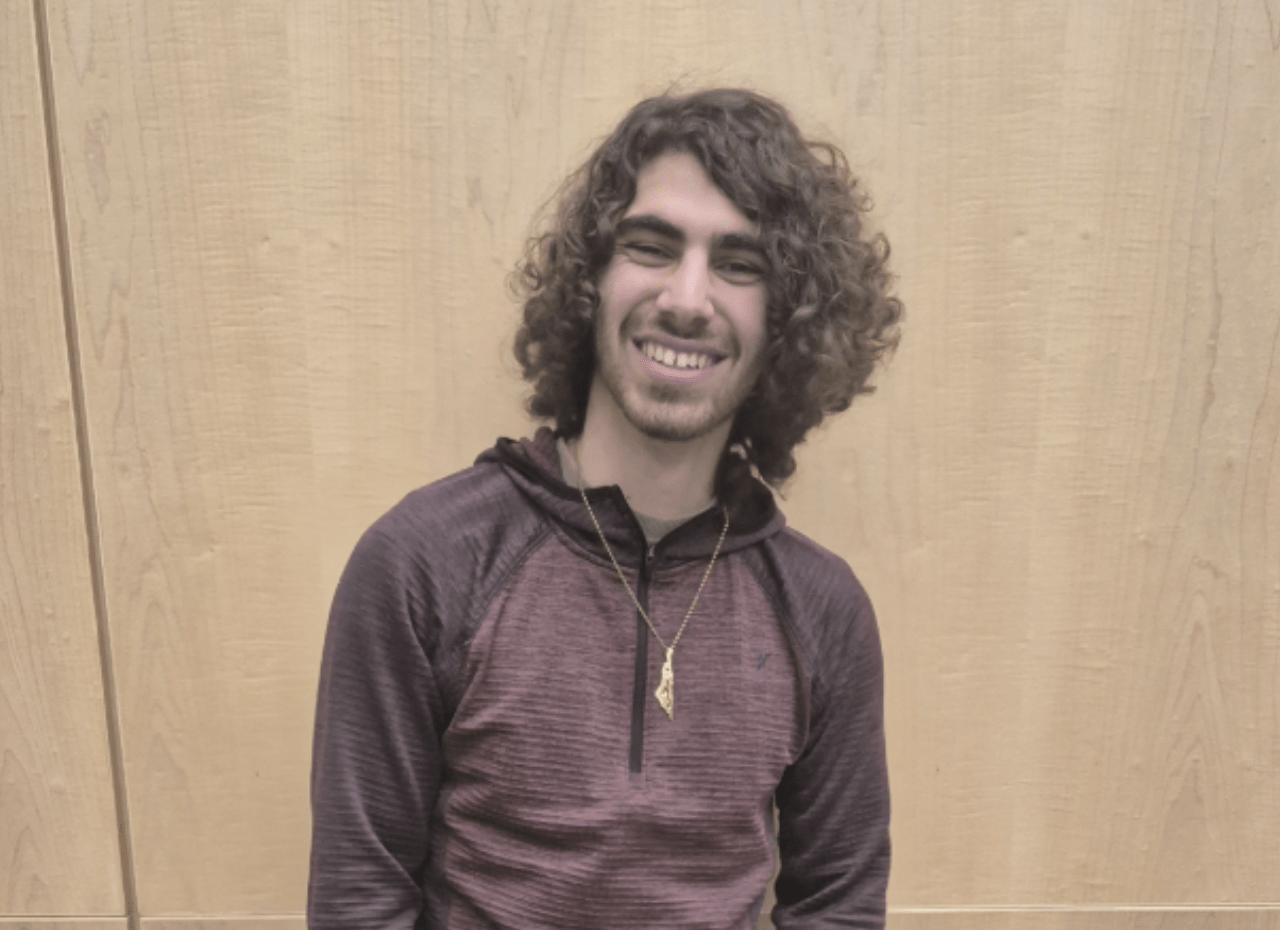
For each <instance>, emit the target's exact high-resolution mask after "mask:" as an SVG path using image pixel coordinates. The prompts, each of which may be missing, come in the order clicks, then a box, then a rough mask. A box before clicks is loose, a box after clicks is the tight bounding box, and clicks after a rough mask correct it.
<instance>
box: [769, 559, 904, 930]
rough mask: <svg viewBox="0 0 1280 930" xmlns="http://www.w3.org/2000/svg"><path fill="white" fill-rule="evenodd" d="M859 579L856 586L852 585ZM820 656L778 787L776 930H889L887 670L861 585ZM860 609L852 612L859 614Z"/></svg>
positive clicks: (812, 652)
mask: <svg viewBox="0 0 1280 930" xmlns="http://www.w3.org/2000/svg"><path fill="white" fill-rule="evenodd" d="M854 584H855V585H856V582H854ZM856 595H857V596H856V598H855V599H854V601H853V602H852V604H850V603H849V602H848V601H847V600H846V602H845V605H844V610H843V611H842V613H843V615H844V616H845V617H849V616H850V613H852V622H849V621H848V620H846V621H844V622H842V623H839V624H830V625H828V628H827V629H828V633H827V635H825V636H823V637H822V638H821V639H820V640H819V641H818V642H816V643H814V644H813V645H815V646H816V647H817V648H816V649H813V650H810V651H809V654H810V655H811V656H813V657H814V661H815V663H818V664H816V665H814V666H812V667H813V668H814V674H813V676H812V679H811V698H810V701H811V704H810V714H809V728H808V733H807V736H806V741H805V746H804V748H803V750H802V752H801V755H800V757H799V758H798V759H797V760H796V762H795V763H794V764H792V765H791V766H790V767H789V768H788V769H787V771H786V773H785V774H784V776H783V779H782V782H781V784H780V785H779V787H778V791H777V794H776V800H777V804H778V817H779V831H778V847H779V854H780V859H781V863H780V869H779V873H778V879H777V884H776V887H775V890H776V893H777V899H778V904H777V906H776V907H775V908H774V911H773V921H774V925H775V926H776V927H777V928H778V930H826V928H834V927H841V928H848V927H857V928H864V930H872V928H876V930H879V928H882V927H883V926H884V920H885V888H886V886H887V884H888V880H889V779H888V771H887V767H886V763H885V744H884V697H883V693H884V669H883V659H882V656H881V651H880V636H879V632H878V631H877V628H876V621H875V615H874V613H873V611H872V609H871V604H870V602H869V601H868V600H867V598H866V594H865V593H864V592H863V591H862V590H861V587H860V586H858V587H857V590H856ZM851 608H852V610H851Z"/></svg>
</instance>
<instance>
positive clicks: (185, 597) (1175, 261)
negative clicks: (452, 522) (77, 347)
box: [50, 0, 1280, 926]
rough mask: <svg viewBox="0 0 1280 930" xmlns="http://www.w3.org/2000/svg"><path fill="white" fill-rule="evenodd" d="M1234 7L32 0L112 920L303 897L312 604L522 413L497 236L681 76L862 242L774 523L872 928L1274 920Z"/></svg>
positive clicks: (1278, 130) (1273, 546)
mask: <svg viewBox="0 0 1280 930" xmlns="http://www.w3.org/2000/svg"><path fill="white" fill-rule="evenodd" d="M1273 7H1274V3H1273V4H1272V7H1268V5H1267V3H1265V2H1251V3H1244V2H1239V3H1234V2H1228V0H1222V2H1211V0H1192V2H1189V3H1184V4H1168V3H1161V2H1158V0H1139V2H1136V3H1132V4H1119V5H1118V4H1114V3H1110V2H1105V0H1082V2H1080V3H1076V4H1068V5H1065V6H1064V5H1059V4H1052V3H1048V2H1046V0H1034V2H1027V3H1021V4H1014V5H1008V4H1005V5H1000V4H992V3H983V2H979V0H955V2H952V3H948V4H944V5H942V6H941V7H939V6H936V5H925V4H922V3H919V2H905V3H874V2H873V3H862V4H849V3H846V2H842V0H825V2H824V0H792V2H784V3H770V4H764V3H759V2H734V3H730V2H721V3H703V4H692V3H679V2H675V0H649V2H641V3H626V4H623V3H618V2H601V3H595V4H582V5H569V4H536V3H531V2H528V0H486V2H481V0H474V2H467V0H450V2H440V3H431V4H398V3H381V2H378V3H369V4H364V5H362V6H361V7H360V9H359V10H358V11H357V10H355V9H354V8H348V6H347V5H343V4H337V3H312V4H307V5H295V6H293V7H285V8H275V7H271V6H269V5H240V4H236V5H219V6H211V5H207V4H192V3H179V4H165V5H161V4H146V3H142V2H141V0H134V2H122V3H118V4H79V3H73V2H69V0H58V2H52V0H51V5H50V8H51V16H50V20H51V25H52V27H53V31H54V36H53V49H54V65H55V85H56V88H57V91H58V99H59V107H60V117H61V118H60V130H61V135H62V140H63V146H62V152H61V153H60V155H61V159H62V164H63V166H64V169H65V171H66V175H67V178H68V183H67V186H68V198H69V202H70V206H69V211H68V217H69V221H70V225H71V238H72V241H73V243H74V255H73V270H74V272H75V284H76V292H77V298H78V306H79V308H80V313H81V317H80V329H81V334H82V344H81V352H82V355H83V357H84V360H85V362H84V364H85V378H86V384H87V386H88V395H89V405H90V409H89V422H90V432H91V436H92V440H93V443H92V445H93V451H94V469H95V476H96V479H97V481H98V486H99V488H100V489H101V493H100V496H101V499H102V505H101V523H102V532H103V539H104V551H105V553H106V556H105V560H106V567H105V570H106V578H107V596H108V603H109V606H110V615H111V618H112V623H113V635H114V638H115V642H116V644H117V651H118V656H117V663H118V668H119V679H120V691H121V696H122V713H123V718H124V719H123V721H122V723H123V733H124V741H125V755H126V760H125V761H126V769H127V774H128V786H129V792H130V799H131V805H132V809H133V812H134V823H133V829H134V838H135V846H136V848H137V855H138V862H137V867H138V876H139V894H140V899H141V903H142V910H143V915H144V917H145V916H149V915H157V914H173V915H193V919H194V916H199V915H209V914H231V913H246V914H275V913H278V914H296V913H297V912H298V911H299V910H300V909H301V906H302V901H303V894H304V888H305V862H306V846H307V841H308V835H307V833H308V831H307V810H306V774H307V760H308V755H309V735H310V715H311V707H312V700H313V691H314V676H315V669H316V663H317V661H318V652H319V643H320V637H321V635H322V629H323V616H324V613H325V609H326V606H327V600H328V596H329V592H330V591H331V590H332V586H333V583H334V581H335V580H336V576H337V573H338V571H339V570H340V568H341V565H342V563H343V561H344V560H345V557H346V555H347V553H348V552H349V550H350V548H351V545H352V544H353V542H354V540H355V538H356V536H357V534H358V533H359V532H360V530H361V529H362V528H363V527H364V526H366V525H367V524H368V523H369V522H370V521H371V520H372V519H373V518H374V517H375V516H376V515H377V514H378V513H379V512H380V511H381V510H383V509H385V508H386V507H387V506H389V505H390V504H391V503H393V502H394V501H395V500H396V499H397V498H398V497H399V496H400V495H401V494H403V493H404V492H405V491H406V490H408V489H409V488H411V487H413V486H415V485H418V484H421V483H423V482H425V481H427V480H430V479H432V478H434V477H438V476H440V475H443V474H445V473H447V472H449V471H451V470H453V469H456V468H458V467H461V466H463V465H465V464H467V463H468V462H469V461H470V460H471V459H472V458H473V457H474V455H475V454H476V452H478V451H479V450H480V449H481V448H482V447H484V446H486V445H487V444H489V443H490V442H491V441H492V439H493V437H494V436H495V435H496V434H500V433H504V434H517V433H522V432H525V431H526V430H527V428H528V427H527V424H525V422H524V421H523V419H522V417H521V415H520V413H519V407H518V399H519V395H520V393H521V388H520V385H519V382H518V379H517V378H516V376H515V374H514V373H513V366H512V364H511V363H510V362H508V361H506V354H507V350H508V349H509V346H510V338H511V337H510V334H511V332H512V330H513V328H514V320H515V311H514V309H513V307H512V305H511V302H510V300H509V298H508V297H507V295H506V293H505V291H504V283H503V278H504V276H505V274H506V272H507V270H508V269H509V268H510V267H511V265H512V263H513V262H514V260H515V258H516V256H517V255H518V253H519V250H520V247H521V244H522V242H523V240H524V237H525V235H526V233H527V230H528V219H529V217H530V216H531V215H532V214H533V213H534V212H535V210H536V209H537V207H538V205H539V204H540V203H541V202H542V201H543V200H544V199H545V198H546V197H547V195H549V194H550V193H551V192H552V190H553V189H554V188H555V186H556V185H557V184H558V183H559V181H560V180H561V179H562V178H563V176H564V174H565V173H566V172H567V171H568V170H569V169H570V168H572V167H573V166H575V165H576V164H577V163H578V162H579V161H580V160H581V159H582V158H583V157H584V156H585V154H586V153H587V151H588V150H589V148H590V146H591V144H592V143H593V141H594V140H596V139H597V138H598V137H599V136H600V135H601V134H603V133H604V132H606V131H607V130H608V129H609V128H610V127H611V125H612V124H613V123H614V122H615V121H616V119H617V118H618V116H619V115H620V114H621V112H622V111H623V110H625V109H626V107H628V106H629V105H630V104H632V103H633V102H634V101H635V100H636V99H637V98H638V97H639V96H641V95H643V94H646V93H650V92H654V91H659V90H662V89H664V88H666V87H667V86H669V85H670V84H672V83H673V82H676V81H683V82H684V83H686V84H705V83H745V84H748V85H752V86H757V87H760V88H762V89H765V90H767V91H769V92H771V93H774V94H776V95H778V96H779V97H780V98H782V99H783V100H784V101H786V102H788V103H790V104H791V105H792V106H793V107H794V109H795V111H796V114H797V116H798V117H799V119H800V120H801V122H802V123H803V124H804V125H806V126H808V127H811V128H813V129H814V130H816V132H817V133H818V134H820V135H823V136H829V137H832V138H834V139H836V140H838V141H840V142H841V143H842V144H844V145H845V146H846V148H847V149H848V151H849V154H850V156H851V160H852V162H853V164H854V167H855V168H856V169H857V170H858V171H860V172H862V173H863V174H865V176H866V178H867V181H868V184H869V186H870V189H871V191H872V192H873V194H874V195H875V198H876V202H877V205H878V206H877V212H876V217H875V220H876V223H877V224H878V225H880V226H883V227H884V228H885V229H887V231H888V232H889V233H890V236H891V238H892V241H893V243H894V247H895V260H894V261H895V267H896V269H897V271H898V272H899V274H900V276H901V280H902V288H901V289H902V293H903V296H904V297H905V299H906V301H907V305H908V309H909V313H910V317H909V320H908V325H907V331H906V338H905V341H904V344H903V348H902V350H901V352H900V353H899V355H898V357H897V359H896V360H895V361H894V363H893V367H892V369H891V371H890V372H889V373H888V374H887V375H886V376H885V377H884V378H883V379H882V381H883V388H882V390H881V393H880V394H879V395H877V396H876V397H874V398H872V399H870V400H868V401H866V402H865V403H864V402H860V403H859V404H858V405H856V406H855V409H854V412H853V413H851V414H849V415H847V416H846V417H845V418H843V419H841V420H838V421H836V422H835V423H834V424H833V425H832V426H831V427H830V428H829V429H827V430H825V431H824V432H823V433H822V434H821V435H820V436H818V437H816V438H815V440H814V442H813V443H811V445H810V447H809V448H808V449H807V450H806V451H805V454H804V457H803V459H802V465H801V474H800V478H799V480H798V481H797V482H796V484H795V486H794V489H792V490H790V491H789V492H788V497H787V501H786V507H787V510H788V512H789V514H790V515H791V517H792V518H793V522H794V523H796V524H797V525H799V526H800V527H801V528H802V529H804V530H806V531H808V532H810V533H811V534H812V535H813V536H815V537H817V538H818V539H819V540H821V541H823V542H824V543H826V544H828V545H829V546H831V547H832V548H834V549H836V550H837V551H839V552H840V553H841V554H843V555H845V556H846V557H847V558H848V559H849V561H850V562H851V563H852V564H853V565H854V566H855V568H856V569H857V570H858V572H859V573H860V575H861V576H862V577H863V578H864V580H865V581H866V582H867V584H868V586H869V588H870V589H871V592H872V594H873V596H874V597H875V599H876V602H877V605H878V607H879V609H880V613H881V615H882V618H883V629H884V635H885V644H886V651H887V656H888V659H889V676H890V677H889V708H890V750H891V756H892V762H893V778H894V789H895V809H896V823H895V828H894V832H895V841H896V849H897V864H896V867H895V873H894V878H893V884H892V887H891V899H892V901H893V903H895V904H911V905H919V906H925V905H958V904H1026V905H1031V904H1057V903H1061V904H1071V903H1075V904H1088V903H1135V902H1136V903H1164V902H1232V901H1272V900H1275V898H1276V897H1277V888H1276V886H1275V881H1274V874H1275V873H1276V866H1277V861H1278V860H1277V848H1276V845H1275V840H1274V830H1272V829H1269V825H1271V824H1275V823H1277V822H1280V809H1278V806H1280V708H1277V706H1276V702H1275V687H1274V682H1275V681H1276V680H1277V677H1278V676H1280V626H1278V625H1277V618H1278V617H1280V538H1278V536H1277V533H1278V530H1277V527H1280V488H1278V487H1277V481H1278V480H1280V467H1277V462H1276V452H1277V443H1280V384H1278V383H1277V379H1278V378H1280V374H1277V373H1278V372H1280V366H1277V364H1276V362H1277V360H1278V359H1280V355H1278V353H1280V343H1278V342H1277V340H1278V339H1280V313H1278V312H1277V308H1278V307H1280V272H1278V271H1277V269H1278V268H1280V252H1278V251H1277V250H1278V249H1280V206H1278V200H1277V196H1278V195H1277V188H1276V183H1277V182H1276V174H1275V166H1276V164H1277V161H1280V152H1278V151H1277V145H1278V143H1277V139H1280V125H1277V120H1278V119H1280V115H1278V112H1277V108H1276V107H1275V106H1274V97H1275V88H1276V87H1277V86H1280V52H1277V47H1278V46H1280V40H1277V38H1276V36H1277V31H1278V29H1280V27H1277V26H1276V25H1274V23H1280V15H1276V16H1273V15H1272V13H1273V12H1274V10H1273ZM166 919H167V918H166ZM895 919H901V918H897V917H896V918H895ZM913 919H914V918H913ZM928 919H931V920H932V919H938V918H935V917H933V916H929V917H928ZM957 919H968V918H957ZM1036 919H1041V918H1039V917H1037V918H1036ZM1079 919H1080V920H1084V918H1083V917H1082V918H1079ZM1188 919H1191V918H1188ZM1224 919H1226V918H1224ZM1080 925H1083V924H1080ZM1073 926H1074V925H1073ZM1126 926H1127V925H1126ZM1144 926H1145V925H1144ZM1170 926H1173V925H1170ZM1179 926H1181V925H1179ZM1188 926H1197V925H1195V924H1188ZM1223 926H1226V924H1223Z"/></svg>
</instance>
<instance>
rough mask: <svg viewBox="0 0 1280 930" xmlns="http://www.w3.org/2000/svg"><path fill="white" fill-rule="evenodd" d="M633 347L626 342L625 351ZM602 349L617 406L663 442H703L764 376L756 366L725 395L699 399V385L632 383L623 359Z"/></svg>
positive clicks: (608, 386)
mask: <svg viewBox="0 0 1280 930" xmlns="http://www.w3.org/2000/svg"><path fill="white" fill-rule="evenodd" d="M628 345H629V343H623V346H622V348H623V352H624V353H625V351H626V349H627V347H628ZM600 348H601V347H597V354H596V357H597V359H598V360H599V362H598V364H599V365H600V375H601V380H602V381H603V382H604V386H605V389H606V390H607V391H608V392H609V395H610V396H611V397H612V398H613V402H614V404H616V405H617V407H618V409H619V410H620V411H622V414H623V416H625V417H626V419H627V422H629V423H630V424H631V425H632V426H633V427H635V428H636V430H638V431H639V432H640V433H642V434H643V435H645V436H647V437H649V438H650V439H658V440H662V441H663V442H689V441H691V440H694V439H700V438H702V437H703V436H705V435H707V434H708V433H710V432H713V431H714V430H716V429H717V428H718V427H721V426H723V425H724V424H725V423H726V422H727V421H729V420H731V419H733V417H734V416H735V415H736V414H737V412H738V410H739V409H740V408H741V407H742V405H743V403H745V402H746V399H747V396H748V395H749V394H750V393H751V389H752V388H753V387H754V386H755V382H756V380H757V379H758V377H759V374H760V372H759V368H760V365H759V363H756V364H755V365H753V366H751V368H750V370H748V371H745V372H735V375H737V377H736V378H735V380H734V382H733V383H732V384H729V385H725V386H724V390H723V391H721V392H718V393H712V394H710V395H707V396H704V397H696V396H690V395H691V394H694V393H695V392H696V388H695V387H693V386H685V385H679V384H661V383H657V384H654V383H648V382H643V381H642V382H638V383H632V384H628V383H627V378H626V374H625V372H624V371H623V370H622V368H623V366H622V364H621V362H620V360H619V357H618V355H617V354H616V353H608V354H606V353H603V352H600V351H599V350H600ZM738 363H739V364H741V359H739V361H738ZM719 364H728V362H727V361H723V362H720V363H719Z"/></svg>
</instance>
